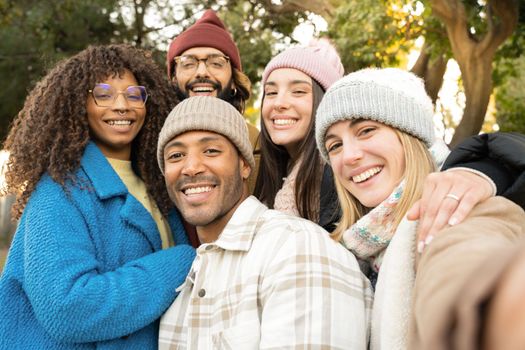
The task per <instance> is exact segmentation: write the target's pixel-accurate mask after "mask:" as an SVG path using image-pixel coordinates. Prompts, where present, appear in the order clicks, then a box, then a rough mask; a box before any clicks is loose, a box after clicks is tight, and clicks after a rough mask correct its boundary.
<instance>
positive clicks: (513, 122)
mask: <svg viewBox="0 0 525 350" xmlns="http://www.w3.org/2000/svg"><path fill="white" fill-rule="evenodd" d="M509 61H511V62H512V63H513V67H514V68H515V75H513V76H509V77H508V78H507V79H506V80H505V82H503V83H502V84H501V86H499V87H498V88H497V89H496V94H495V96H496V120H497V122H498V125H499V127H500V130H501V131H518V132H521V133H524V134H525V89H523V86H525V57H523V56H522V57H519V58H514V59H509Z"/></svg>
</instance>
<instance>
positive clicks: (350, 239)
mask: <svg viewBox="0 0 525 350" xmlns="http://www.w3.org/2000/svg"><path fill="white" fill-rule="evenodd" d="M404 188H405V181H404V180H403V181H401V183H400V184H399V185H398V186H397V187H396V188H395V189H394V191H393V192H392V194H391V195H390V196H389V197H388V198H387V199H385V200H384V201H383V202H382V203H381V204H379V205H378V206H377V207H375V208H374V209H372V210H371V211H370V212H369V213H368V214H366V215H364V216H363V217H362V218H361V219H359V220H357V222H356V223H355V224H353V225H352V226H350V228H348V229H347V230H346V231H345V232H344V233H343V236H342V239H341V243H343V245H344V246H345V247H346V248H347V249H348V250H350V251H351V252H352V253H354V254H355V256H356V257H357V258H358V259H360V260H364V261H366V262H368V263H370V265H371V267H372V269H373V270H375V271H376V272H377V271H379V267H380V266H381V260H382V256H383V253H384V251H385V249H386V247H387V246H388V244H389V243H390V240H391V239H392V236H393V235H394V233H395V232H396V228H397V227H396V226H394V221H395V219H396V218H395V217H394V215H393V214H394V209H395V208H396V206H397V204H398V203H399V199H400V198H401V195H402V194H403V189H404Z"/></svg>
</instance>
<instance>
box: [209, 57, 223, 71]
mask: <svg viewBox="0 0 525 350" xmlns="http://www.w3.org/2000/svg"><path fill="white" fill-rule="evenodd" d="M207 61H208V65H211V66H212V67H213V68H223V67H224V66H225V65H226V60H225V59H224V58H223V57H221V56H210V57H208V60H207Z"/></svg>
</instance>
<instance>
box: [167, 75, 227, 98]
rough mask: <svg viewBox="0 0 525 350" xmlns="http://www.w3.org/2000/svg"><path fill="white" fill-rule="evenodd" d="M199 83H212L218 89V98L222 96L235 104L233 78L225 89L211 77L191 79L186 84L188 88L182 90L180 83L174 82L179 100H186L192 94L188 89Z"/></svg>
mask: <svg viewBox="0 0 525 350" xmlns="http://www.w3.org/2000/svg"><path fill="white" fill-rule="evenodd" d="M198 83H205V84H212V85H213V87H214V88H215V90H216V91H217V97H218V98H220V99H221V100H223V101H226V102H228V103H229V104H233V98H234V97H235V95H234V93H233V89H232V88H231V86H232V79H230V81H229V82H228V84H227V87H226V88H224V89H223V88H222V85H221V83H219V82H216V81H213V80H210V79H195V80H192V81H190V82H189V83H187V84H186V86H185V88H186V90H185V91H182V90H181V88H180V87H179V84H177V83H175V84H173V87H174V89H175V94H176V95H177V98H178V99H179V101H182V100H185V99H187V98H188V97H190V94H189V92H188V91H190V90H191V87H192V85H194V84H198Z"/></svg>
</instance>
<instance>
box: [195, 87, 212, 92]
mask: <svg viewBox="0 0 525 350" xmlns="http://www.w3.org/2000/svg"><path fill="white" fill-rule="evenodd" d="M212 91H213V88H210V87H196V88H193V92H212Z"/></svg>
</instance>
